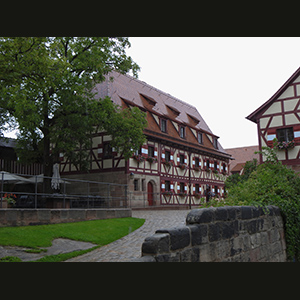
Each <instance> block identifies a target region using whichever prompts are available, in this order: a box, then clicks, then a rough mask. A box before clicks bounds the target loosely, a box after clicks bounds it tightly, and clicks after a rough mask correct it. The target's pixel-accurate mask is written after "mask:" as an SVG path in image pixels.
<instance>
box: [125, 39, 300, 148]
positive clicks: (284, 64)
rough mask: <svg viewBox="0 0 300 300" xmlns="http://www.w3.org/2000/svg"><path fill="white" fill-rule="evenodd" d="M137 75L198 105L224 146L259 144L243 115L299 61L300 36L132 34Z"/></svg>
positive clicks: (130, 51) (272, 90)
mask: <svg viewBox="0 0 300 300" xmlns="http://www.w3.org/2000/svg"><path fill="white" fill-rule="evenodd" d="M129 41H130V42H131V48H130V49H128V51H127V54H128V55H130V56H131V57H132V59H133V60H134V61H135V62H136V63H137V64H138V65H139V66H140V67H141V72H139V79H140V80H142V81H145V82H146V83H148V84H150V85H152V86H154V87H156V88H158V89H160V90H162V91H164V92H166V93H169V94H171V95H172V96H175V97H177V98H179V99H181V100H183V101H185V102H188V103H190V104H192V105H194V106H195V107H196V108H197V110H198V111H199V113H200V114H201V115H202V117H203V118H204V120H205V121H206V123H207V124H208V126H209V127H210V129H211V130H212V132H213V133H214V134H216V135H218V136H219V137H220V139H219V142H220V143H221V145H222V146H223V148H234V147H243V146H252V145H258V138H257V127H256V124H254V123H253V122H251V121H249V120H247V119H245V117H246V116H248V115H249V114H250V113H252V112H253V111H254V110H256V109H257V108H258V107H259V106H260V105H262V104H263V103H264V102H266V101H267V100H268V99H270V98H271V97H272V96H273V94H274V93H275V92H276V91H277V90H278V89H279V88H280V87H281V86H282V85H283V84H284V82H285V81H286V80H287V79H288V78H289V77H290V76H291V75H292V74H293V73H294V72H295V71H296V69H297V68H298V67H299V66H300V38H299V37H282V38H281V37H278V38H276V37H275V38H273V37H131V38H129Z"/></svg>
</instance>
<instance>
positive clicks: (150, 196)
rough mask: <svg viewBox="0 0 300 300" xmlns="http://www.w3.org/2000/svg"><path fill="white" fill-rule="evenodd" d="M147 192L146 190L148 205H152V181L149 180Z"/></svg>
mask: <svg viewBox="0 0 300 300" xmlns="http://www.w3.org/2000/svg"><path fill="white" fill-rule="evenodd" d="M147 192H148V198H147V200H148V205H149V206H152V205H153V183H152V182H151V181H149V182H148V185H147Z"/></svg>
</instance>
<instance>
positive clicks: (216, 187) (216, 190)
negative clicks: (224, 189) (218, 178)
mask: <svg viewBox="0 0 300 300" xmlns="http://www.w3.org/2000/svg"><path fill="white" fill-rule="evenodd" d="M215 194H216V195H217V194H218V186H217V185H215Z"/></svg>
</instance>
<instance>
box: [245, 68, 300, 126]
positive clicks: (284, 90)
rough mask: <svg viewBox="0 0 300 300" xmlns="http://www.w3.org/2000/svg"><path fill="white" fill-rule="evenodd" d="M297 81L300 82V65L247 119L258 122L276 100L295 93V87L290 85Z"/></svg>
mask: <svg viewBox="0 0 300 300" xmlns="http://www.w3.org/2000/svg"><path fill="white" fill-rule="evenodd" d="M295 82H300V67H299V68H298V69H297V70H296V71H295V72H294V73H293V75H292V76H291V77H290V78H289V79H288V80H287V81H286V82H285V83H284V84H283V85H282V86H281V87H280V89H279V90H278V91H277V92H276V93H275V94H274V95H273V96H272V97H271V98H270V99H269V100H268V101H266V102H265V103H264V104H263V105H261V106H260V107H259V108H258V109H256V110H255V111H254V112H253V113H251V114H250V115H249V116H247V117H246V119H248V120H250V121H252V122H254V123H257V122H258V119H259V117H260V116H261V115H262V114H263V113H264V112H265V111H266V110H267V109H268V108H269V107H270V106H271V105H272V104H273V103H274V101H276V100H277V99H282V98H288V97H289V96H290V95H292V93H293V87H292V86H290V85H291V84H293V83H295Z"/></svg>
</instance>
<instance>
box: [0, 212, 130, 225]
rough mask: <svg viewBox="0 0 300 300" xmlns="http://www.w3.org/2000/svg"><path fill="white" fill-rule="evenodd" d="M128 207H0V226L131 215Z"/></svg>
mask: <svg viewBox="0 0 300 300" xmlns="http://www.w3.org/2000/svg"><path fill="white" fill-rule="evenodd" d="M131 216H132V212H131V209H130V208H116V209H101V208H98V209H96V208H95V209H25V208H24V209H17V208H13V209H0V227H2V226H24V225H41V224H55V223H67V222H79V221H86V220H100V219H111V218H127V217H131Z"/></svg>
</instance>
